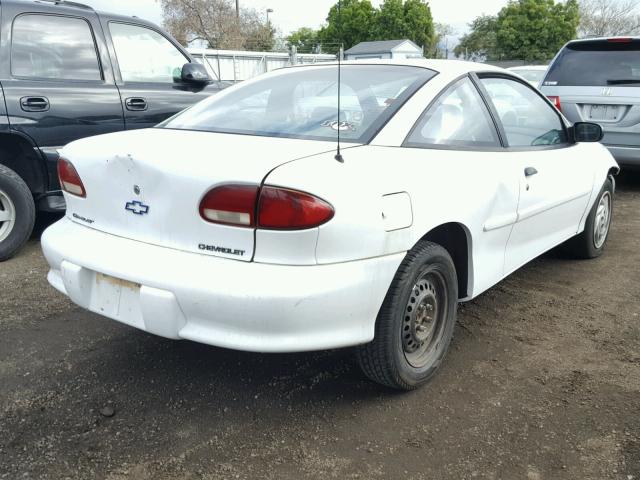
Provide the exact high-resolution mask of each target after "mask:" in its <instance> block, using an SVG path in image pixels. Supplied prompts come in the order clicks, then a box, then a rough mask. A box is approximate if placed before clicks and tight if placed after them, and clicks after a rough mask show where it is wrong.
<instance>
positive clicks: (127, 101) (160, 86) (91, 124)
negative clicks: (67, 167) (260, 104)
mask: <svg viewBox="0 0 640 480" xmlns="http://www.w3.org/2000/svg"><path fill="white" fill-rule="evenodd" d="M223 87H224V85H223V84H221V83H220V82H212V81H211V79H210V78H209V75H208V74H207V72H206V69H205V68H204V66H203V65H201V64H199V63H196V62H195V61H194V59H193V58H192V57H191V56H190V55H189V54H188V53H187V52H186V51H185V50H184V48H182V47H181V46H180V45H179V44H178V42H176V41H175V40H174V39H173V38H172V37H171V36H169V35H168V34H167V33H166V32H164V31H163V30H162V29H160V28H159V27H157V26H156V25H154V24H152V23H149V22H146V21H144V20H141V19H139V18H136V17H124V16H118V15H110V14H104V13H98V12H96V11H94V10H93V9H92V8H91V7H88V6H86V5H82V4H79V3H74V2H67V1H62V0H0V96H3V97H4V98H3V99H2V101H0V261H3V260H6V259H7V258H9V257H10V256H11V255H13V254H14V253H15V252H17V251H18V249H19V248H20V247H21V246H22V245H23V244H24V243H25V242H26V240H27V239H28V238H29V236H30V234H31V231H32V229H33V225H34V221H35V214H36V210H40V211H54V212H55V211H60V212H63V211H64V208H65V206H64V200H63V198H62V196H61V195H60V192H59V184H58V179H57V174H56V163H57V160H58V154H57V149H58V148H60V147H62V146H64V145H65V144H67V143H69V142H71V141H73V140H76V139H79V138H83V137H88V136H91V135H98V134H102V133H109V132H114V131H117V130H128V129H134V128H145V127H152V126H154V125H156V124H157V123H159V122H161V121H163V120H165V119H166V118H168V117H170V116H171V115H174V114H175V113H177V112H179V111H180V110H183V109H184V108H187V107H188V106H190V105H192V104H194V103H196V102H198V101H200V100H202V99H203V98H205V97H207V96H209V95H211V94H213V93H215V92H217V91H219V90H220V89H222V88H223Z"/></svg>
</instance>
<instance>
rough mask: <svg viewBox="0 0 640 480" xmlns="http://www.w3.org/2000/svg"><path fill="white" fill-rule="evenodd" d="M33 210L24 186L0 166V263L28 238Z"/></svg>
mask: <svg viewBox="0 0 640 480" xmlns="http://www.w3.org/2000/svg"><path fill="white" fill-rule="evenodd" d="M35 220H36V206H35V202H34V201H33V195H31V191H30V190H29V187H28V186H27V184H26V183H24V181H23V180H22V178H20V176H18V174H17V173H16V172H14V171H13V170H11V169H10V168H7V167H5V166H4V165H0V262H3V261H5V260H7V259H9V258H11V257H12V256H13V255H14V254H15V253H16V252H18V250H20V248H22V246H23V245H24V244H25V243H26V241H27V240H28V239H29V237H30V236H31V232H32V231H33V225H34V223H35Z"/></svg>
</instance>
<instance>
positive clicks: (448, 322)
mask: <svg viewBox="0 0 640 480" xmlns="http://www.w3.org/2000/svg"><path fill="white" fill-rule="evenodd" d="M457 303H458V280H457V276H456V270H455V266H454V264H453V260H452V259H451V256H450V255H449V253H448V252H447V251H446V250H445V249H444V248H442V247H441V246H440V245H437V244H435V243H431V242H427V241H422V242H420V243H419V244H418V245H417V246H416V247H415V248H414V249H413V250H412V251H410V252H409V253H408V254H407V256H406V257H405V259H404V261H403V262H402V264H401V265H400V268H399V269H398V272H397V273H396V276H395V278H394V280H393V283H392V284H391V287H390V288H389V291H388V292H387V296H386V298H385V300H384V303H383V304H382V308H381V309H380V312H379V314H378V318H377V320H376V330H375V338H374V340H373V341H372V342H371V343H368V344H366V345H362V346H360V347H358V349H357V357H358V362H359V364H360V366H361V368H362V370H363V371H364V373H365V374H366V375H367V376H368V377H369V378H370V379H371V380H373V381H375V382H378V383H381V384H383V385H386V386H388V387H391V388H396V389H400V390H412V389H415V388H417V387H419V386H420V385H422V384H423V383H425V382H427V381H428V380H429V379H430V378H431V377H432V376H433V374H434V373H435V372H436V370H437V369H438V368H439V367H440V364H441V363H442V360H443V359H444V356H445V354H446V352H447V350H448V348H449V344H450V343H451V338H452V337H453V330H454V327H455V323H456V309H457Z"/></svg>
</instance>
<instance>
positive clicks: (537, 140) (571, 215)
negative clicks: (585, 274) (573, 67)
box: [480, 74, 593, 273]
mask: <svg viewBox="0 0 640 480" xmlns="http://www.w3.org/2000/svg"><path fill="white" fill-rule="evenodd" d="M480 84H481V85H482V87H483V89H484V91H485V96H486V97H487V98H488V99H489V101H490V104H491V105H492V107H493V110H494V116H495V117H496V118H497V119H498V122H499V127H500V129H501V134H502V136H503V139H504V142H505V147H506V148H507V151H508V152H509V154H510V156H511V161H512V162H514V164H516V165H517V168H518V171H519V182H520V199H519V202H518V217H517V221H516V223H515V225H514V226H513V231H512V233H511V236H510V238H509V242H508V244H507V249H506V252H505V273H510V272H512V271H513V270H515V269H517V268H519V267H520V266H522V265H523V264H525V263H527V262H528V261H530V260H532V259H533V258H535V257H537V256H538V255H540V254H542V253H544V252H546V251H547V250H549V249H551V248H553V247H555V246H556V245H558V244H560V243H562V242H563V241H565V240H567V239H568V238H570V237H572V236H574V235H575V234H576V233H577V232H578V228H579V225H580V221H581V219H582V217H583V215H584V214H585V211H586V208H587V204H588V202H589V196H590V194H591V191H592V186H593V169H591V168H589V163H588V162H589V160H588V158H586V155H585V148H584V146H581V145H580V144H575V143H572V142H570V141H569V138H568V130H567V127H566V124H565V121H564V119H563V118H562V117H561V115H560V114H559V113H558V112H557V110H556V109H555V108H554V107H553V106H552V105H551V104H550V103H549V102H548V101H547V100H546V99H545V98H544V97H543V96H542V95H541V94H540V93H539V92H537V91H536V90H535V89H534V88H532V87H531V86H530V85H528V84H527V83H526V82H525V81H523V80H520V79H516V78H514V77H511V76H502V75H495V74H490V75H482V76H481V78H480Z"/></svg>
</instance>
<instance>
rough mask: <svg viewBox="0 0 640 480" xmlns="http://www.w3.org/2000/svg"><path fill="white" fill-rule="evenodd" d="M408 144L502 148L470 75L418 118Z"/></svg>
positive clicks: (413, 145) (452, 87)
mask: <svg viewBox="0 0 640 480" xmlns="http://www.w3.org/2000/svg"><path fill="white" fill-rule="evenodd" d="M405 146H408V147H437V146H452V147H470V148H473V147H480V148H491V147H499V146H500V140H499V139H498V134H497V132H496V129H495V126H494V125H493V122H492V120H491V117H490V115H489V112H488V110H487V107H486V106H485V104H484V103H483V101H482V98H481V97H480V94H479V93H478V90H477V89H476V87H475V86H474V85H473V83H472V82H471V80H469V78H463V79H462V80H460V81H458V82H457V83H455V84H454V85H453V86H451V87H450V88H449V89H448V90H447V91H445V92H444V93H443V94H442V95H441V96H440V98H439V99H438V100H437V101H436V103H435V104H434V105H432V106H431V107H430V108H429V109H428V110H427V111H426V112H425V113H424V114H423V115H422V117H421V118H420V120H418V123H417V124H416V125H415V127H414V128H413V130H412V131H411V133H410V134H409V137H407V140H406V141H405Z"/></svg>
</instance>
